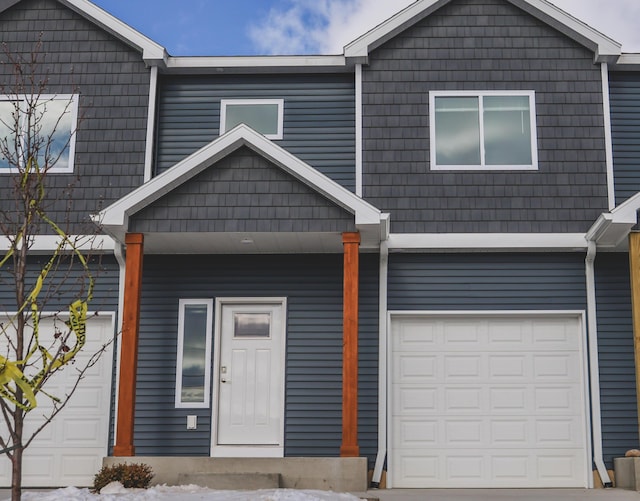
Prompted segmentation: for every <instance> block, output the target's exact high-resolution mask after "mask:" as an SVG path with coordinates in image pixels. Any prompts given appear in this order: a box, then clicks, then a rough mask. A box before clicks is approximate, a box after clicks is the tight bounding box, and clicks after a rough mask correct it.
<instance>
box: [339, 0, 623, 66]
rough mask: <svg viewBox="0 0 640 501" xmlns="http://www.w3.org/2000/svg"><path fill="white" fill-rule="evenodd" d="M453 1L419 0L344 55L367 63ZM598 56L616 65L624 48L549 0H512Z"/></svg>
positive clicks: (364, 36)
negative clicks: (380, 49)
mask: <svg viewBox="0 0 640 501" xmlns="http://www.w3.org/2000/svg"><path fill="white" fill-rule="evenodd" d="M450 1H451V0H418V1H416V2H415V3H413V4H411V5H409V6H408V7H407V8H406V9H404V10H402V11H400V12H399V13H398V14H396V15H395V16H393V17H391V18H389V19H388V20H386V21H385V22H383V23H381V24H379V25H378V26H376V27H375V28H373V29H372V30H370V31H369V32H368V33H366V34H365V35H363V36H361V37H360V38H358V39H356V40H355V41H353V42H351V43H350V44H348V45H346V46H345V48H344V55H345V57H347V58H356V60H359V61H366V59H367V58H368V56H369V53H370V52H371V51H372V50H374V49H375V48H377V47H379V46H380V45H382V44H383V43H385V42H386V41H388V40H390V39H391V38H393V37H394V36H396V35H398V34H399V33H401V32H402V31H404V30H405V29H407V28H408V27H409V26H412V25H413V24H415V23H416V22H418V21H420V20H422V19H424V18H425V17H427V16H429V15H430V14H432V13H433V12H435V11H436V10H438V9H440V8H441V7H443V6H444V5H446V4H447V3H449V2H450ZM508 1H509V2H511V3H512V4H514V5H515V6H517V7H519V8H521V9H522V10H524V11H526V12H528V13H529V14H531V15H533V16H534V17H536V18H538V19H540V20H541V21H543V22H545V23H546V24H548V25H550V26H552V27H554V28H556V29H557V30H559V31H560V32H562V33H564V34H565V35H567V36H568V37H570V38H572V39H573V40H575V41H577V42H578V43H580V44H582V45H585V46H586V47H588V48H589V49H591V50H593V51H594V53H595V60H596V61H597V62H615V61H616V60H617V59H618V57H620V54H621V45H620V44H619V43H618V42H616V41H614V40H612V39H610V38H609V37H607V36H605V35H603V34H602V33H600V32H598V31H596V30H594V29H593V28H591V27H590V26H588V25H586V24H585V23H583V22H582V21H579V20H578V19H576V18H574V17H573V16H571V15H569V14H567V13H566V12H565V11H563V10H561V9H559V8H558V7H556V6H555V5H553V4H551V3H549V2H547V1H546V0H508Z"/></svg>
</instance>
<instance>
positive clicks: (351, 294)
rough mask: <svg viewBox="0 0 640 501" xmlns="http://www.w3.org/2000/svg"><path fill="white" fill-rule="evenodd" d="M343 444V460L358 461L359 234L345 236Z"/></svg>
mask: <svg viewBox="0 0 640 501" xmlns="http://www.w3.org/2000/svg"><path fill="white" fill-rule="evenodd" d="M342 243H343V246H344V272H343V273H344V290H343V303H344V306H343V313H344V315H343V347H342V444H341V446H340V456H342V457H357V456H359V455H360V447H359V446H358V274H359V272H358V268H359V254H358V253H359V246H360V234H359V233H343V234H342Z"/></svg>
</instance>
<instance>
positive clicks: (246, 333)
mask: <svg viewBox="0 0 640 501" xmlns="http://www.w3.org/2000/svg"><path fill="white" fill-rule="evenodd" d="M233 337H235V338H269V337H271V314H270V313H234V315H233Z"/></svg>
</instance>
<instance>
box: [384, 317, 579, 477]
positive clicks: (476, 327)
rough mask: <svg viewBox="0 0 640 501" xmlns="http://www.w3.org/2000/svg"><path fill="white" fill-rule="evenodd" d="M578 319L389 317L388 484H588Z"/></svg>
mask: <svg viewBox="0 0 640 501" xmlns="http://www.w3.org/2000/svg"><path fill="white" fill-rule="evenodd" d="M582 331H583V329H582V321H581V317H580V316H578V315H574V316H550V315H544V316H542V315H540V316H537V315H531V314H528V315H526V316H522V315H520V316H514V315H491V316H487V315H480V314H473V315H410V316H407V315H397V316H392V317H391V336H392V360H391V365H392V368H391V377H392V381H391V383H392V384H391V388H390V390H391V414H392V415H391V437H390V439H391V443H390V454H389V475H390V479H389V480H390V482H391V485H392V486H393V487H418V488H420V487H421V488H426V487H587V485H588V484H587V481H588V480H587V479H588V472H589V471H590V468H589V467H588V461H587V452H586V451H587V445H586V437H587V431H586V418H585V383H584V355H583V340H582V338H583V335H582Z"/></svg>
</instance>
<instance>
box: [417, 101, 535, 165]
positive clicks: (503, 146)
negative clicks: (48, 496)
mask: <svg viewBox="0 0 640 501" xmlns="http://www.w3.org/2000/svg"><path fill="white" fill-rule="evenodd" d="M429 102H430V109H431V113H430V124H431V169H432V170H467V169H469V170H474V169H478V170H481V169H484V170H510V169H516V170H520V169H524V170H526V169H537V168H538V159H537V146H536V145H537V140H536V124H535V100H534V93H533V92H502V91H501V92H483V93H478V92H432V93H431V94H430V96H429Z"/></svg>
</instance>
